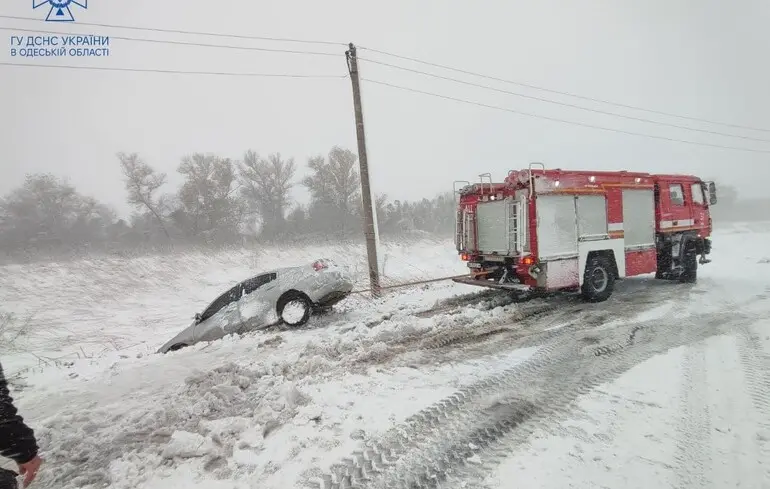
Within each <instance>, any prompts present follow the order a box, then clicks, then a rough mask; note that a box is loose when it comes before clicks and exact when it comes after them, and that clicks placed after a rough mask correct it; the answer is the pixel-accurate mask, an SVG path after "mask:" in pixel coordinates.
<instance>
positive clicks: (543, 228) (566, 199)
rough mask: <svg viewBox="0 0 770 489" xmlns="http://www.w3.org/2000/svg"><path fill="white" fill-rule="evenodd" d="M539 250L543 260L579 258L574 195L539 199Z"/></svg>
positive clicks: (541, 196) (548, 196) (543, 196)
mask: <svg viewBox="0 0 770 489" xmlns="http://www.w3.org/2000/svg"><path fill="white" fill-rule="evenodd" d="M537 248H538V256H539V257H540V259H541V260H547V259H549V258H571V257H577V254H578V248H577V219H576V216H575V196H574V195H539V196H538V197H537ZM575 266H577V262H576V263H575Z"/></svg>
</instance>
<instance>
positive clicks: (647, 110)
mask: <svg viewBox="0 0 770 489" xmlns="http://www.w3.org/2000/svg"><path fill="white" fill-rule="evenodd" d="M359 49H361V50H367V51H370V52H372V53H378V54H382V55H384V56H391V57H393V58H398V59H403V60H406V61H412V62H414V63H421V64H424V65H428V66H433V67H435V68H441V69H444V70H449V71H454V72H457V73H463V74H465V75H471V76H476V77H480V78H486V79H489V80H495V81H499V82H502V83H510V84H512V85H518V86H520V87H526V88H531V89H533V90H541V91H543V92H549V93H555V94H558V95H565V96H568V97H575V98H579V99H583V100H588V101H590V102H596V103H601V104H607V105H614V106H616V107H622V108H624V109H633V110H641V111H643V112H649V113H652V114H658V115H665V116H668V117H677V118H679V119H687V120H691V121H697V122H705V123H707V124H715V125H720V126H725V127H732V128H735V129H749V130H752V131H762V132H770V129H764V128H761V127H753V126H745V125H740V124H732V123H729V122H719V121H714V120H710V119H702V118H699V117H692V116H686V115H681V114H675V113H673V112H664V111H661V110H654V109H646V108H644V107H639V106H637V105H629V104H622V103H619V102H612V101H610V100H604V99H600V98H593V97H587V96H585V95H578V94H576V93H571V92H565V91H560V90H554V89H551V88H545V87H540V86H537V85H531V84H527V83H523V82H517V81H513V80H506V79H504V78H497V77H494V76H489V75H483V74H481V73H475V72H473V71H468V70H463V69H459V68H453V67H451V66H446V65H442V64H438V63H432V62H430V61H423V60H420V59H417V58H410V57H409V56H402V55H399V54H394V53H389V52H387V51H381V50H378V49H372V48H367V47H359Z"/></svg>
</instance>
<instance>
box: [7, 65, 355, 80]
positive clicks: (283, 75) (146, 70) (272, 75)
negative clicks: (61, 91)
mask: <svg viewBox="0 0 770 489" xmlns="http://www.w3.org/2000/svg"><path fill="white" fill-rule="evenodd" d="M0 66H15V67H27V68H59V69H70V70H91V71H123V72H137V73H163V74H173V75H212V76H245V77H264V78H347V75H302V74H290V73H238V72H223V71H179V70H159V69H158V70H156V69H149V68H115V67H108V66H75V65H45V64H31V63H6V62H0Z"/></svg>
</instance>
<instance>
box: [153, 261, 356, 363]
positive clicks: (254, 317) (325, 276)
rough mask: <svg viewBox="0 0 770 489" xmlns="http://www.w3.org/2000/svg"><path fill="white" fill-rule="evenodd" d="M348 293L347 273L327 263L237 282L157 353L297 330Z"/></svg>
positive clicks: (287, 269)
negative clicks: (279, 328)
mask: <svg viewBox="0 0 770 489" xmlns="http://www.w3.org/2000/svg"><path fill="white" fill-rule="evenodd" d="M352 290H353V282H352V279H351V278H350V275H349V273H348V271H347V269H346V268H345V267H342V266H340V265H338V264H336V263H334V262H333V261H331V260H328V259H320V260H316V261H314V262H313V263H312V264H310V265H303V266H298V267H286V268H279V269H276V270H271V271H268V272H265V273H262V274H259V275H256V276H253V277H251V278H249V279H246V280H244V281H242V282H239V283H238V284H236V285H235V286H233V287H232V288H230V290H228V291H227V292H225V293H224V294H222V295H220V296H219V297H217V298H216V299H215V300H214V301H213V302H211V304H209V305H208V307H206V309H204V310H203V312H201V313H198V314H196V315H195V318H194V320H193V322H192V324H190V326H188V327H187V328H186V329H184V330H183V331H182V332H180V333H179V334H178V335H176V336H174V337H173V338H171V339H170V340H169V341H167V342H166V343H165V344H164V345H163V346H162V347H160V349H159V350H158V353H167V352H169V351H174V350H178V349H180V348H184V347H186V346H190V345H192V344H195V343H200V342H203V341H215V340H218V339H221V338H223V337H225V336H227V335H229V334H243V333H247V332H249V331H254V330H257V329H264V328H267V327H270V326H274V325H277V324H285V325H287V326H290V327H299V326H302V325H304V324H305V323H307V322H308V320H309V319H310V316H311V315H312V314H313V313H314V312H318V311H321V310H326V309H329V308H331V307H332V306H334V305H335V304H337V303H338V302H340V301H341V300H343V299H345V298H346V297H347V296H348V295H349V294H350V292H351V291H352Z"/></svg>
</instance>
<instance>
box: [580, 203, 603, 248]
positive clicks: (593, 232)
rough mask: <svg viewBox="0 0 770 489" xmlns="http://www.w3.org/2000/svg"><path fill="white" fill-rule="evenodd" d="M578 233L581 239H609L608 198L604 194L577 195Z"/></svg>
mask: <svg viewBox="0 0 770 489" xmlns="http://www.w3.org/2000/svg"><path fill="white" fill-rule="evenodd" d="M577 216H578V221H577V222H578V235H579V236H580V239H581V240H585V241H593V240H597V239H607V238H608V237H609V236H608V235H607V199H606V197H604V195H578V196H577Z"/></svg>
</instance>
